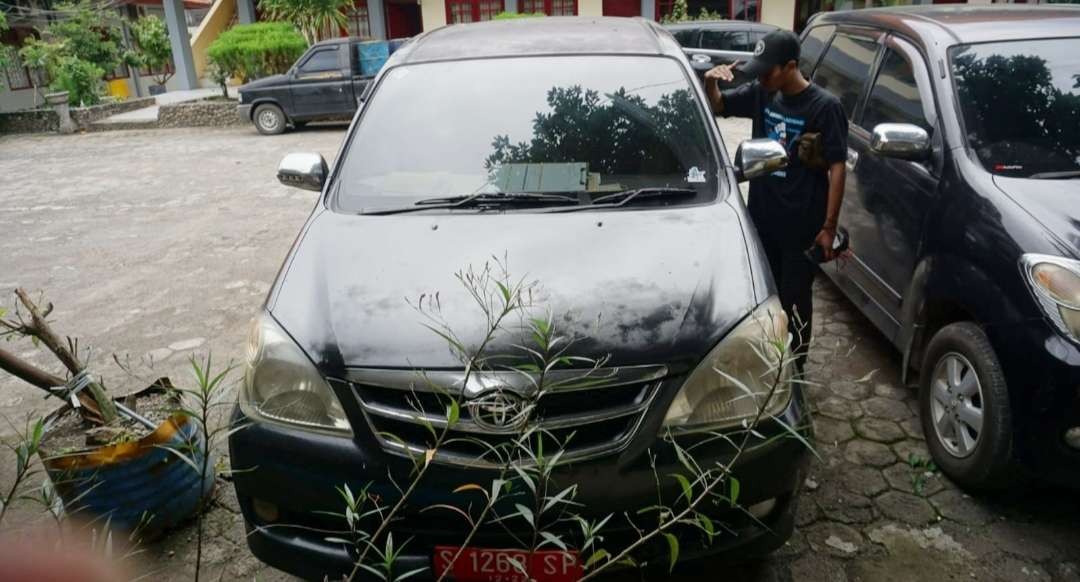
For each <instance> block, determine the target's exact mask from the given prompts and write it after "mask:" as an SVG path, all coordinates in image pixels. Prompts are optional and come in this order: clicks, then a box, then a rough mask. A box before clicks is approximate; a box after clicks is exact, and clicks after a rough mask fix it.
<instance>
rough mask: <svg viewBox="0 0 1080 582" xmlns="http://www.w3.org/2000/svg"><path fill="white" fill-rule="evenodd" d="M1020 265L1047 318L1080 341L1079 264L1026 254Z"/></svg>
mask: <svg viewBox="0 0 1080 582" xmlns="http://www.w3.org/2000/svg"><path fill="white" fill-rule="evenodd" d="M1020 265H1021V269H1022V270H1023V271H1024V275H1025V279H1026V280H1027V282H1028V284H1029V285H1030V286H1031V290H1032V291H1033V292H1034V293H1035V298H1036V299H1037V300H1038V301H1039V305H1041V306H1042V308H1043V312H1045V313H1046V316H1047V317H1048V318H1050V321H1053V322H1054V325H1056V326H1057V328H1058V329H1059V330H1061V331H1062V332H1063V333H1065V334H1067V335H1069V336H1071V337H1072V338H1073V339H1075V340H1080V261H1074V260H1072V259H1065V258H1062V257H1054V256H1050V255H1036V254H1027V255H1024V256H1023V257H1021V258H1020Z"/></svg>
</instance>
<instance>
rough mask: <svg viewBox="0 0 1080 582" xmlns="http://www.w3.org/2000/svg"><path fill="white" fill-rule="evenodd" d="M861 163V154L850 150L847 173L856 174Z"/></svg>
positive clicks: (848, 152)
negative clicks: (856, 168)
mask: <svg viewBox="0 0 1080 582" xmlns="http://www.w3.org/2000/svg"><path fill="white" fill-rule="evenodd" d="M858 163H859V152H857V151H855V150H853V149H851V148H848V151H847V171H849V172H854V171H855V166H856V165H858Z"/></svg>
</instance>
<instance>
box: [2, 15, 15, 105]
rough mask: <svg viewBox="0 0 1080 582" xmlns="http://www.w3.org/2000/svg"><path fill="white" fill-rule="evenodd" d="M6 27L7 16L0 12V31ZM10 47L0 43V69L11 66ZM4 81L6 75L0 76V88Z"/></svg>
mask: <svg viewBox="0 0 1080 582" xmlns="http://www.w3.org/2000/svg"><path fill="white" fill-rule="evenodd" d="M7 29H8V23H7V16H6V15H5V14H4V13H3V12H0V32H4V31H5V30H7ZM11 62H12V58H11V48H10V47H8V46H7V45H0V71H2V70H5V69H7V68H8V67H10V66H11ZM5 83H6V76H5V77H0V89H3V88H4V84H5Z"/></svg>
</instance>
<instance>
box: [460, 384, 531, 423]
mask: <svg viewBox="0 0 1080 582" xmlns="http://www.w3.org/2000/svg"><path fill="white" fill-rule="evenodd" d="M465 408H466V409H467V410H468V411H469V415H470V416H472V420H473V422H475V423H476V424H477V425H478V426H480V427H481V428H484V429H487V430H489V431H491V432H500V433H505V432H516V431H518V430H521V428H522V427H524V426H525V423H526V421H528V420H529V408H530V407H529V405H528V404H527V403H526V402H525V400H524V399H523V398H522V397H521V396H518V395H517V394H515V393H513V392H510V391H507V390H502V389H495V390H492V391H490V392H485V393H483V394H481V395H479V396H477V397H476V398H473V399H471V400H468V401H467V402H466V403H465Z"/></svg>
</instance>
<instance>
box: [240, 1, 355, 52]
mask: <svg viewBox="0 0 1080 582" xmlns="http://www.w3.org/2000/svg"><path fill="white" fill-rule="evenodd" d="M352 6H353V0H259V8H260V9H262V10H263V11H264V12H265V13H266V15H267V16H269V17H270V18H271V19H273V20H280V21H285V22H291V23H293V24H295V25H296V28H298V29H300V32H301V34H303V35H304V38H305V39H306V40H307V41H308V44H313V43H315V42H318V41H320V40H322V39H324V38H329V37H332V36H337V31H338V30H340V29H342V28H345V27H346V26H348V24H349V18H348V16H347V15H346V11H348V10H349V9H350V8H352Z"/></svg>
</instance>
